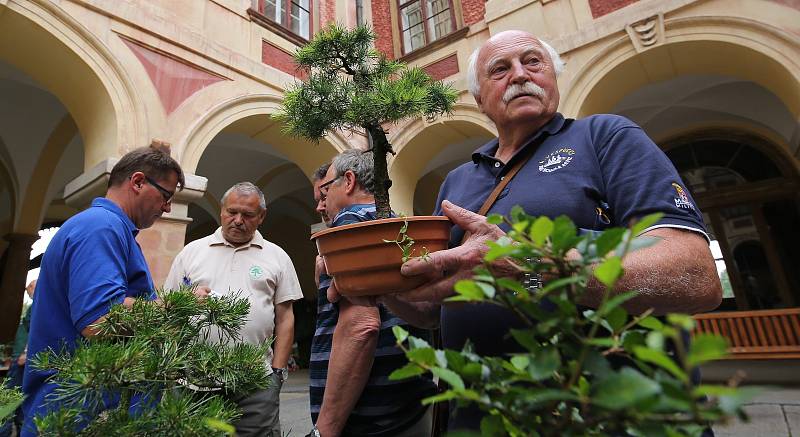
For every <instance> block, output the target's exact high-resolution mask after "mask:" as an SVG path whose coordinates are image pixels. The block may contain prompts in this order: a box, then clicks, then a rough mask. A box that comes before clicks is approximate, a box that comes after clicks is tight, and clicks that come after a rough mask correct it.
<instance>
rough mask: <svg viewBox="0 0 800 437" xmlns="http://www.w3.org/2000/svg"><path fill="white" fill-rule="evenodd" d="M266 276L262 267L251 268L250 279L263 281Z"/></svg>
mask: <svg viewBox="0 0 800 437" xmlns="http://www.w3.org/2000/svg"><path fill="white" fill-rule="evenodd" d="M262 276H264V269H262V268H261V266H253V267H250V277H251V278H253V279H261V277H262Z"/></svg>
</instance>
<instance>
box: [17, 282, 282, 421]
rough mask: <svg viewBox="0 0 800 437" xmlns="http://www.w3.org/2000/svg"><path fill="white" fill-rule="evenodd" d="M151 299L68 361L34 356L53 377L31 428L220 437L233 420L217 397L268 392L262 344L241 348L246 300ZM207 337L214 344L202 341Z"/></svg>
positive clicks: (124, 311) (115, 314)
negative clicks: (48, 408)
mask: <svg viewBox="0 0 800 437" xmlns="http://www.w3.org/2000/svg"><path fill="white" fill-rule="evenodd" d="M158 297H159V299H158V300H157V301H147V300H137V301H136V302H135V303H134V304H133V307H132V308H126V307H124V306H122V305H115V306H113V307H112V308H111V311H110V312H109V314H108V315H107V317H106V318H105V320H104V321H102V322H101V323H99V324H98V325H97V328H98V330H99V333H98V335H97V336H96V337H93V338H92V339H90V340H84V341H82V342H80V343H79V345H78V347H77V348H76V349H75V350H74V351H72V352H71V353H67V352H55V351H53V350H47V351H44V352H41V353H39V354H37V355H36V357H34V359H33V362H32V364H33V365H34V366H36V368H38V369H41V370H56V371H57V373H56V374H55V375H54V376H53V377H52V378H51V382H55V383H56V384H57V385H58V387H57V388H56V390H55V391H54V392H53V393H52V396H53V398H52V399H53V401H55V402H58V405H59V409H57V410H55V411H53V412H51V413H50V414H48V415H46V416H44V417H37V418H36V419H35V423H36V426H37V428H38V430H39V433H40V434H41V435H54V436H55V435H58V436H73V435H80V436H109V435H120V436H122V435H126V436H127V435H150V436H156V435H157V436H195V435H209V436H213V435H218V436H220V435H227V434H229V431H230V428H228V427H225V426H224V424H225V423H230V422H232V421H233V420H235V419H236V418H237V417H238V416H239V412H238V411H237V409H236V406H235V405H234V404H232V403H230V402H228V401H227V400H226V399H225V397H224V396H223V394H233V393H237V394H238V393H241V394H246V393H249V392H252V391H254V390H257V389H261V388H264V387H266V386H267V384H268V381H269V377H268V373H267V369H266V366H265V361H264V357H265V354H266V352H267V350H268V348H269V345H270V343H271V341H270V342H266V343H265V344H262V345H259V346H255V345H250V344H246V343H242V342H241V341H240V338H239V334H238V332H239V329H240V328H241V327H242V326H243V325H244V323H245V322H246V319H247V315H248V313H249V307H250V304H249V302H248V300H247V299H246V298H241V297H239V296H236V295H233V296H225V297H219V298H216V297H209V298H207V299H199V298H197V297H196V296H195V295H194V294H193V293H192V290H191V289H189V288H182V289H180V290H176V291H171V292H165V291H159V292H158ZM212 331H213V332H215V333H216V335H218V338H219V341H209V338H210V337H211V335H212V334H211V333H212ZM109 399H114V400H115V402H109ZM116 401H118V402H116ZM110 404H111V405H110Z"/></svg>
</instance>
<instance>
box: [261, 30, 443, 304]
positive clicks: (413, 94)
mask: <svg viewBox="0 0 800 437" xmlns="http://www.w3.org/2000/svg"><path fill="white" fill-rule="evenodd" d="M374 39H375V35H374V34H373V32H372V31H371V30H370V29H369V28H368V27H366V26H359V27H356V28H354V29H347V28H344V27H342V26H339V25H335V24H333V25H329V26H327V27H326V28H324V29H322V30H320V32H318V33H317V34H316V35H315V37H314V39H313V40H311V41H310V42H309V43H308V44H307V45H305V46H304V47H302V48H300V49H298V50H297V52H296V54H295V56H294V59H295V63H296V64H297V65H298V68H300V69H301V70H302V71H303V72H304V73H305V74H306V75H307V76H306V79H305V80H304V81H303V82H301V83H298V84H296V85H295V86H293V87H291V88H289V89H288V90H287V91H286V94H285V97H284V100H283V105H282V108H281V111H280V112H279V113H278V114H276V115H275V118H276V119H278V120H280V121H281V122H283V123H284V131H285V133H287V134H289V135H292V136H296V137H302V138H306V139H310V140H312V141H318V140H319V139H321V138H322V137H324V136H325V135H326V134H327V133H328V132H331V131H334V130H349V131H352V132H358V133H363V134H366V136H367V138H368V142H369V149H368V152H370V153H372V156H373V159H374V167H375V168H374V172H375V174H374V178H375V179H374V180H375V184H374V187H373V191H374V195H375V205H376V209H377V215H378V217H379V219H380V220H376V221H370V222H365V223H358V224H354V225H347V226H342V227H340V228H339V227H337V228H334V229H329V230H325V231H321V232H318V233H316V234H314V236H313V237H312V238H315V239H316V240H317V246H318V249H319V251H320V254H321V255H322V256H323V258H324V259H325V263H326V266H327V268H328V273H330V274H332V275H334V277H335V278H336V285H337V288H338V289H339V291H340V292H341V293H342V294H345V295H348V294H350V295H353V294H368V293H369V294H377V293H380V292H396V291H402V290H403V289H411V288H414V287H416V286H417V285H419V284H417V283H414V282H413V281H410V280H408V279H406V278H404V277H402V276H401V275H400V273H399V266H400V264H401V263H402V259H401V258H402V255H403V253H402V252H401V251H398V250H397V247H396V245H395V241H399V242H400V244H401V245H404V246H406V250H405V253H406V254H408V253H416V254H420V253H422V252H421V250H422V246H424V247H425V248H426V249H427V250H430V251H433V250H439V249H443V248H445V247H446V245H447V240H448V237H449V222H447V220H446V219H445V218H441V217H435V218H434V217H425V218H420V217H407V218H390V217H392V210H391V207H390V203H389V187H390V186H391V181H390V180H389V172H388V166H387V155H388V154H394V151H393V150H392V146H391V144H389V141H388V140H387V137H386V134H387V132H386V130H385V129H386V127H387V126H389V125H391V124H394V123H397V122H399V121H401V120H404V119H407V118H411V117H427V118H428V119H433V118H436V117H438V116H440V115H443V114H448V113H450V112H451V111H452V108H453V105H454V103H455V101H456V99H457V96H458V94H457V92H456V90H455V89H453V88H452V87H451V86H450V85H446V84H444V83H442V82H440V81H435V80H433V79H431V77H430V76H428V74H427V73H425V72H424V71H423V70H422V69H420V68H417V67H415V68H407V67H406V66H405V65H404V64H403V63H402V62H398V61H395V60H390V59H387V58H386V56H384V55H383V54H381V53H380V52H378V51H377V50H376V49H375V48H374V47H373V41H374ZM401 228H402V231H403V232H401ZM362 233H366V235H364V237H363V240H362V239H361V237H360V235H361V234H362ZM351 258H355V259H354V261H355V263H354V264H349V260H350V259H351ZM342 263H343V264H342ZM362 279H363V280H364V281H366V282H361V280H362Z"/></svg>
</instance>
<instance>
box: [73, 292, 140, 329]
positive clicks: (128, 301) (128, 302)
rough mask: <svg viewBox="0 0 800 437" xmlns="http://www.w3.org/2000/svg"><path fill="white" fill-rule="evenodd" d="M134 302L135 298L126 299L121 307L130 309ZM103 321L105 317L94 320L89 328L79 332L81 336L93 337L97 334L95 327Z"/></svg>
mask: <svg viewBox="0 0 800 437" xmlns="http://www.w3.org/2000/svg"><path fill="white" fill-rule="evenodd" d="M134 302H136V299H135V298H133V297H126V298H125V299H124V300H123V301H122V305H123V306H124V307H125V308H132V307H133V303H134ZM105 319H106V316H102V317H100V318H99V319H97V320H95V321H94V322H92V323H90V324H89V326H87V327H85V328H83V331H81V335H82V336H84V337H86V338H91V337H94V336H95V335H97V333H98V332H99V329H98V328H97V325H99V324H100V323H101V322H102V321H103V320H105Z"/></svg>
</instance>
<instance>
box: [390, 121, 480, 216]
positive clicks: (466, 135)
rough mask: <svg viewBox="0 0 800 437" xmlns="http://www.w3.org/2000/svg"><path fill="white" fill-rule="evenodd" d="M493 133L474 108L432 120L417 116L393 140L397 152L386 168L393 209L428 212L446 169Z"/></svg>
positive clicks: (415, 212) (408, 212)
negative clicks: (390, 182) (427, 120)
mask: <svg viewBox="0 0 800 437" xmlns="http://www.w3.org/2000/svg"><path fill="white" fill-rule="evenodd" d="M494 136H495V135H494V128H493V126H492V125H491V123H490V122H489V120H488V119H487V118H486V117H485V116H483V115H482V114H481V113H480V112H478V111H477V109H476V108H473V109H471V110H467V108H461V109H460V110H457V111H456V112H455V113H454V115H453V116H452V117H451V118H447V117H444V118H442V120H440V121H439V122H437V123H434V124H425V122H424V121H422V120H419V121H416V122H414V123H412V124H411V125H410V126H407V127H405V128H404V129H403V134H402V135H397V136H396V140H393V141H396V142H395V148H396V149H397V150H398V153H397V156H396V157H395V158H394V159H393V160H392V162H391V163H390V168H389V176H390V177H391V178H392V191H391V192H390V193H391V196H392V206H393V208H394V209H395V211H396V212H402V213H404V214H409V215H410V214H415V215H429V214H431V212H433V209H434V207H435V203H436V196H437V194H438V193H439V187H440V186H441V184H442V182H443V181H444V178H445V176H447V173H448V172H449V171H450V170H452V169H454V168H456V167H457V166H458V165H461V164H463V163H465V162H467V161H468V160H469V159H470V156H471V155H472V152H473V151H474V150H475V149H477V148H478V147H480V146H481V145H482V144H484V143H485V142H487V141H489V140H490V139H491V138H493V137H494Z"/></svg>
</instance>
